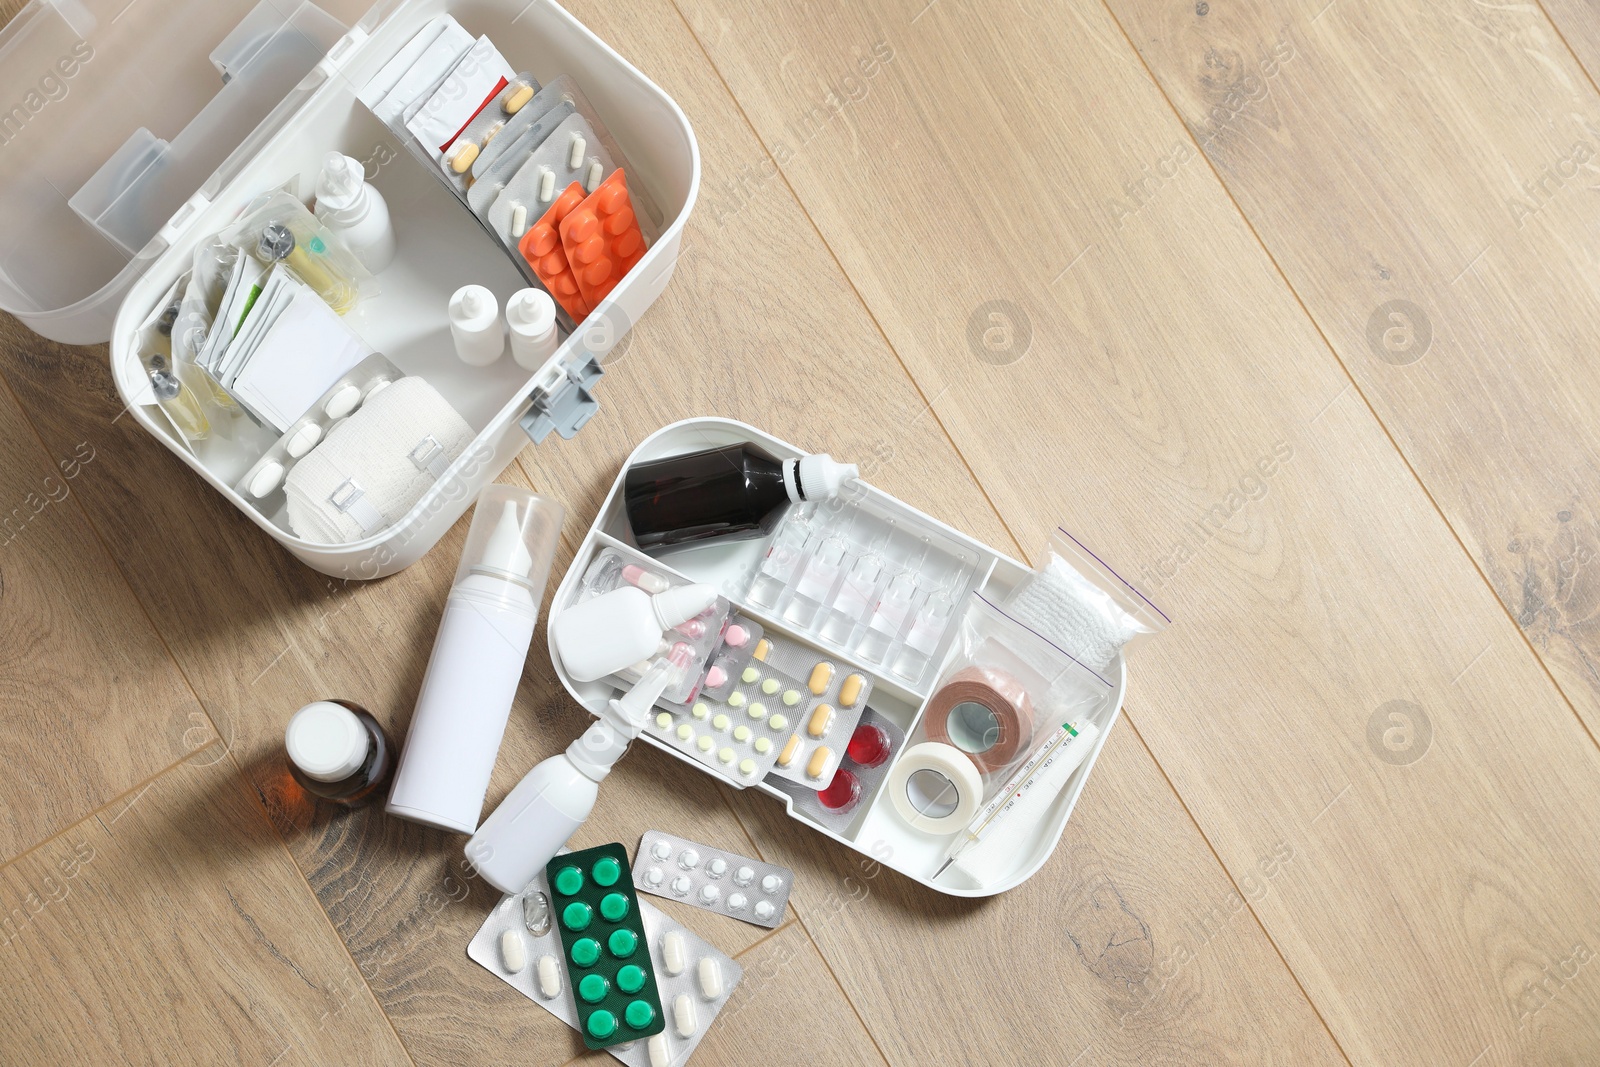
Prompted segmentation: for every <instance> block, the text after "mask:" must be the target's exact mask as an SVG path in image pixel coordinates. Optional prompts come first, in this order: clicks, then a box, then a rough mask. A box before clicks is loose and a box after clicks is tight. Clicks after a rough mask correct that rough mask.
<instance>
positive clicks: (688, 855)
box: [678, 848, 700, 871]
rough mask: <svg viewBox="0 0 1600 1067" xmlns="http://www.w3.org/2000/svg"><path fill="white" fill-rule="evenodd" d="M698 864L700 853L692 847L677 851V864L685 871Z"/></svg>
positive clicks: (692, 868)
mask: <svg viewBox="0 0 1600 1067" xmlns="http://www.w3.org/2000/svg"><path fill="white" fill-rule="evenodd" d="M699 865H700V853H698V852H696V851H695V850H694V849H692V848H686V849H684V850H683V851H682V852H680V853H678V866H679V867H682V868H683V869H684V870H686V871H692V870H694V869H695V868H696V867H698V866H699Z"/></svg>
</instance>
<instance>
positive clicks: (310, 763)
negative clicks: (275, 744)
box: [284, 700, 394, 808]
mask: <svg viewBox="0 0 1600 1067" xmlns="http://www.w3.org/2000/svg"><path fill="white" fill-rule="evenodd" d="M284 747H285V748H287V749H288V751H289V774H290V775H291V776H292V777H293V778H294V780H295V781H296V782H298V783H299V784H300V787H301V788H302V789H304V790H305V791H306V792H308V793H310V794H312V795H313V796H316V797H320V798H321V799H323V800H329V801H332V802H333V803H335V804H343V805H344V806H345V807H350V808H355V807H360V806H361V805H363V804H367V803H370V802H372V801H374V800H377V799H378V798H379V797H380V796H382V794H383V790H384V787H385V786H386V785H388V782H389V778H390V776H391V775H392V774H393V773H394V746H393V745H391V744H390V743H389V738H388V737H387V736H386V735H385V734H384V732H383V727H382V726H380V725H378V720H377V719H374V718H373V717H372V715H371V714H370V713H369V712H368V711H367V710H366V709H365V708H363V707H361V706H359V705H357V704H352V703H350V702H349V701H348V700H319V701H317V702H316V703H315V704H307V705H306V706H305V707H303V708H301V709H300V710H299V711H297V712H295V713H294V716H293V718H291V719H290V720H289V726H288V729H286V730H285V731H284Z"/></svg>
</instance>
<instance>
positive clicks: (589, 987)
mask: <svg viewBox="0 0 1600 1067" xmlns="http://www.w3.org/2000/svg"><path fill="white" fill-rule="evenodd" d="M609 992H611V983H610V982H608V981H606V980H605V978H604V977H603V976H602V975H598V974H586V975H584V976H583V980H582V981H581V982H579V983H578V996H580V997H582V998H583V999H584V1001H585V1002H587V1003H589V1004H598V1003H600V1002H601V1001H602V1000H604V999H606V994H607V993H609Z"/></svg>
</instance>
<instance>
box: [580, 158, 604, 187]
mask: <svg viewBox="0 0 1600 1067" xmlns="http://www.w3.org/2000/svg"><path fill="white" fill-rule="evenodd" d="M603 173H604V171H603V170H602V169H601V167H600V161H599V160H598V159H597V160H595V161H594V162H593V163H591V164H589V176H588V177H587V178H585V179H584V181H583V187H584V188H585V189H587V190H588V191H589V192H591V193H592V192H594V191H595V190H596V189H598V188H600V176H601V175H602V174H603Z"/></svg>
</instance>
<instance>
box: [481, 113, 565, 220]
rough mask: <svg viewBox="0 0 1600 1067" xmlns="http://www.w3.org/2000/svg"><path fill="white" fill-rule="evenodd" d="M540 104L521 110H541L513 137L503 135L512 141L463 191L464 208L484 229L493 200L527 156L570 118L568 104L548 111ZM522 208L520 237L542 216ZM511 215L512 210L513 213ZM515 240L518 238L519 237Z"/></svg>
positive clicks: (534, 207)
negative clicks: (478, 220) (466, 207)
mask: <svg viewBox="0 0 1600 1067" xmlns="http://www.w3.org/2000/svg"><path fill="white" fill-rule="evenodd" d="M544 103H545V102H539V103H536V104H529V105H528V107H527V108H524V110H530V109H533V108H536V107H538V108H543V110H541V111H540V112H539V113H538V114H537V115H534V116H533V117H532V118H531V119H529V120H528V122H527V123H525V124H523V125H521V126H520V127H519V128H518V129H517V130H516V132H515V133H512V132H510V131H508V132H506V133H505V134H504V135H503V136H506V137H513V136H514V137H515V138H516V140H515V141H513V142H512V144H511V145H510V146H509V147H508V148H507V149H506V150H505V151H504V152H503V153H501V154H500V155H499V156H498V157H497V158H496V159H495V160H493V161H492V162H491V163H490V164H489V166H488V167H487V168H486V169H485V170H484V172H483V174H482V175H481V176H474V177H473V179H472V184H471V185H470V186H468V187H467V206H468V207H470V208H471V209H472V212H473V214H475V215H477V216H478V218H479V219H481V220H482V221H483V223H484V224H485V225H488V222H489V208H491V207H492V206H494V202H495V200H496V199H498V198H499V196H500V194H501V193H502V192H504V191H505V187H506V183H507V182H509V181H510V180H511V178H512V176H513V175H515V174H516V173H517V168H518V167H520V166H521V165H522V163H523V162H524V161H525V160H526V159H527V158H528V153H529V152H532V151H533V150H534V149H535V148H536V147H538V146H539V145H541V144H543V143H544V141H545V139H546V138H548V137H549V136H550V135H551V134H552V133H554V132H555V129H556V127H557V126H560V125H561V124H562V123H563V122H565V121H566V120H567V119H568V118H570V117H571V116H572V115H573V110H572V102H571V101H569V100H561V99H557V100H555V102H554V103H551V104H550V106H549V107H544ZM499 139H500V138H498V137H497V138H495V141H491V142H490V147H491V148H492V147H494V144H495V142H496V141H498V140H499ZM480 158H481V157H480ZM524 208H525V209H524V211H523V213H522V214H523V222H522V229H523V233H526V232H527V228H528V227H529V226H531V225H532V224H533V223H534V222H537V221H538V218H539V215H540V214H542V212H541V211H540V210H539V208H538V206H537V205H524ZM514 211H515V209H514V208H513V213H514ZM512 223H513V225H512V232H513V233H516V225H515V224H516V219H515V218H513V219H512ZM516 236H518V237H520V236H521V234H516Z"/></svg>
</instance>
